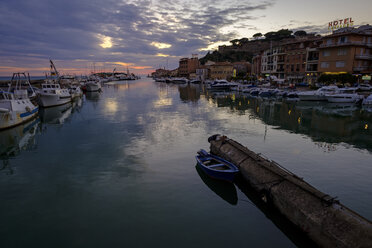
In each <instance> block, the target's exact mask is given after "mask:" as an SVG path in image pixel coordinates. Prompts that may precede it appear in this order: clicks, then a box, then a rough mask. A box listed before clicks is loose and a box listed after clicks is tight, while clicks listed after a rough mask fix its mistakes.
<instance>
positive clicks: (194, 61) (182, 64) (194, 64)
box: [178, 54, 199, 78]
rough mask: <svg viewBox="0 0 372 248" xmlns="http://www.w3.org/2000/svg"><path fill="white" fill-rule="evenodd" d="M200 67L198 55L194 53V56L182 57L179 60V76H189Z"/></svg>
mask: <svg viewBox="0 0 372 248" xmlns="http://www.w3.org/2000/svg"><path fill="white" fill-rule="evenodd" d="M197 68H199V59H198V55H196V54H194V55H193V56H192V58H182V59H180V61H179V67H178V76H180V77H186V78H189V77H190V74H192V73H196V69H197Z"/></svg>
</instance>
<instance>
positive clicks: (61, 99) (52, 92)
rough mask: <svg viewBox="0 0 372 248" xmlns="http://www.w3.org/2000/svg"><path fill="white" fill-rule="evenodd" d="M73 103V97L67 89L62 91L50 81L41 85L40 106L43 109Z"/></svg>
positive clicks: (56, 84)
mask: <svg viewBox="0 0 372 248" xmlns="http://www.w3.org/2000/svg"><path fill="white" fill-rule="evenodd" d="M68 102H71V95H70V93H69V92H68V90H67V89H61V87H60V85H59V84H58V83H56V82H53V81H49V82H47V83H44V84H41V90H40V91H39V104H40V106H42V107H52V106H58V105H63V104H66V103H68Z"/></svg>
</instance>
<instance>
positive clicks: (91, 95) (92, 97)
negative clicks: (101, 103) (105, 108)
mask: <svg viewBox="0 0 372 248" xmlns="http://www.w3.org/2000/svg"><path fill="white" fill-rule="evenodd" d="M100 95H101V92H99V91H94V92H85V97H86V99H87V100H89V101H93V102H97V101H98V100H99V98H100Z"/></svg>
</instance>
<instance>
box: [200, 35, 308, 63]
mask: <svg viewBox="0 0 372 248" xmlns="http://www.w3.org/2000/svg"><path fill="white" fill-rule="evenodd" d="M306 35H307V33H306V32H305V31H303V30H299V31H296V32H295V33H293V31H291V30H288V29H281V30H278V31H275V32H274V31H271V32H267V33H266V34H262V33H256V34H254V35H253V37H252V38H251V39H249V38H246V37H244V38H241V39H234V40H231V41H230V43H231V45H230V46H221V47H219V49H218V50H215V51H213V52H208V53H207V54H206V55H205V56H204V57H203V58H201V59H200V63H201V64H205V63H206V62H207V61H208V60H210V61H214V62H223V61H229V62H240V61H249V62H252V58H253V56H254V55H256V54H258V53H259V52H261V50H264V49H268V47H269V46H270V44H271V45H276V44H278V43H279V42H280V41H283V40H288V39H294V38H295V37H296V36H306Z"/></svg>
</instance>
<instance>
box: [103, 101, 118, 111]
mask: <svg viewBox="0 0 372 248" xmlns="http://www.w3.org/2000/svg"><path fill="white" fill-rule="evenodd" d="M105 110H106V111H107V112H109V113H111V114H114V113H116V112H117V111H118V102H117V101H116V100H114V99H107V102H106V103H105Z"/></svg>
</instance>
